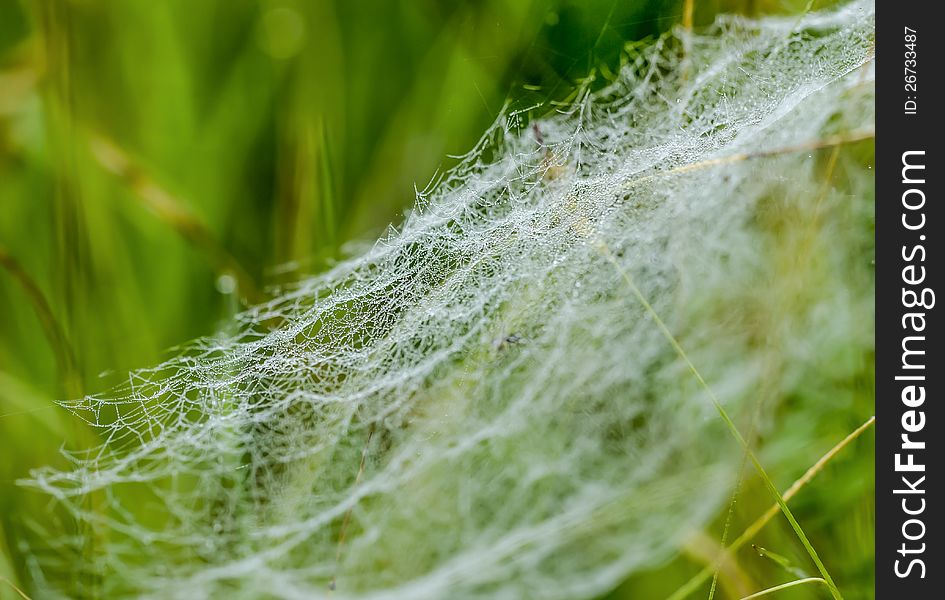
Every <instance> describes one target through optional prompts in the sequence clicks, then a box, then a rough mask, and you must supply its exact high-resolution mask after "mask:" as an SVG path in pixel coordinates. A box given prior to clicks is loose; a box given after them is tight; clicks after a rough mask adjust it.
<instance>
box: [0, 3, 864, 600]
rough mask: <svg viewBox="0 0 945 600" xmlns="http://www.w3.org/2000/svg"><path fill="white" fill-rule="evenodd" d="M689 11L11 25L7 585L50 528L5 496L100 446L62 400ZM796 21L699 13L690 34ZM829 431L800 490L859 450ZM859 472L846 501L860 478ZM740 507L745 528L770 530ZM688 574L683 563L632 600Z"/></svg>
mask: <svg viewBox="0 0 945 600" xmlns="http://www.w3.org/2000/svg"><path fill="white" fill-rule="evenodd" d="M682 4H683V3H682V1H681V0H647V1H644V0H635V1H615V0H466V1H455V2H451V1H446V0H440V1H434V0H402V1H385V0H376V1H375V0H370V1H369V0H365V1H357V2H346V1H342V0H315V1H308V2H305V1H302V0H252V1H250V0H227V1H222V0H199V1H193V0H162V1H159V2H154V1H150V2H146V1H143V0H68V1H67V0H35V1H33V2H27V1H25V0H24V1H22V2H18V1H17V0H0V265H2V266H0V455H2V456H3V461H2V462H0V576H3V577H6V578H8V579H10V580H11V581H14V582H18V583H19V584H20V585H22V586H23V587H25V588H27V589H29V588H31V587H32V577H33V576H34V574H35V573H33V572H32V571H31V566H30V565H29V564H28V561H27V556H28V552H26V547H25V546H22V545H21V544H20V541H22V540H23V539H28V538H29V535H30V531H31V527H30V522H31V521H36V520H43V519H46V518H47V512H48V510H49V509H48V500H47V499H45V498H42V497H39V496H38V495H37V494H35V493H32V492H27V491H24V490H22V489H20V488H18V487H17V486H16V485H15V481H16V479H18V478H20V477H23V476H25V475H26V474H27V473H28V471H29V469H30V468H32V467H35V466H38V465H41V464H49V463H55V462H57V461H60V460H62V459H61V457H60V456H59V449H60V447H63V446H65V447H71V446H80V447H81V446H83V445H85V444H84V442H83V440H86V441H87V440H89V439H91V438H92V437H93V436H94V435H95V434H94V432H91V431H88V430H86V429H85V428H83V427H81V426H80V425H77V424H76V423H75V422H74V421H73V420H72V419H70V418H69V417H68V415H67V414H66V413H65V412H64V411H62V410H61V409H58V408H57V407H56V406H55V405H53V403H52V402H53V399H54V398H61V397H65V396H75V395H78V394H82V393H87V392H90V391H98V390H101V389H104V388H106V387H107V386H108V383H109V382H110V381H114V380H115V379H116V378H121V377H122V376H123V375H122V373H124V372H126V371H127V370H128V369H130V368H134V367H140V366H147V365H149V364H154V363H155V362H156V361H159V360H160V358H161V356H162V353H163V352H164V351H165V349H166V348H168V347H170V346H172V345H174V344H178V343H181V342H184V341H186V340H188V339H191V338H193V337H196V336H200V335H207V334H212V333H213V332H215V331H217V330H219V329H220V328H221V327H222V326H224V324H225V322H226V321H227V319H228V318H229V317H230V316H232V315H233V314H234V313H235V312H236V311H238V310H239V309H240V307H241V306H242V305H244V304H245V303H247V302H252V301H254V300H257V299H259V298H262V297H264V296H265V293H266V292H265V291H264V290H265V289H267V288H268V287H270V286H278V285H279V284H282V283H288V282H291V281H293V280H295V279H298V278H299V277H301V276H303V275H304V274H306V273H312V272H317V271H320V270H323V269H324V268H326V267H327V266H329V265H330V264H331V263H332V261H334V260H337V259H338V258H340V257H343V256H344V255H345V253H346V252H347V251H349V248H348V247H347V246H346V244H348V243H349V242H352V241H364V240H368V241H369V240H371V239H374V238H376V237H377V236H378V235H379V234H380V233H382V232H383V230H384V228H385V227H386V226H387V225H388V224H390V223H396V222H397V221H398V220H399V219H400V218H401V217H400V215H401V214H402V211H404V210H406V209H408V208H409V207H410V205H411V204H412V202H413V199H414V186H415V185H416V186H417V187H420V188H422V187H423V186H425V185H426V183H427V182H428V181H429V180H431V179H432V178H433V177H435V174H436V173H437V172H438V171H442V170H443V169H446V168H449V166H450V165H451V164H452V160H451V159H450V158H449V156H448V155H450V154H462V153H464V152H465V151H467V150H468V149H469V148H470V147H472V145H473V144H474V143H475V142H476V140H477V139H478V137H479V136H480V135H481V133H482V132H483V131H484V130H485V128H486V127H487V126H488V125H489V124H490V123H492V122H493V121H494V119H495V118H496V117H497V115H498V114H499V111H500V110H501V108H502V106H503V105H504V104H505V103H506V102H509V103H511V104H512V105H513V106H515V107H517V108H524V107H532V106H535V105H540V106H538V107H537V108H534V109H533V110H534V112H535V113H539V114H540V113H541V112H543V111H546V110H549V109H550V108H551V105H550V103H551V102H552V101H554V100H559V99H565V98H567V97H568V95H569V94H571V93H572V92H573V91H574V89H575V86H576V85H577V83H578V82H579V80H581V78H584V77H587V76H588V75H589V74H592V73H597V74H598V75H597V76H598V81H599V82H600V81H605V80H606V76H607V73H609V72H611V71H613V70H615V69H616V68H617V67H618V66H619V62H620V56H621V51H622V48H623V47H624V44H625V43H626V42H627V41H629V40H638V39H642V38H644V37H647V36H652V35H658V34H659V33H660V32H662V31H666V30H667V29H669V28H671V27H673V26H675V25H677V24H678V23H679V22H680V19H681V15H682V10H683V9H682ZM805 4H806V2H804V1H802V0H783V1H778V0H774V1H763V0H728V1H725V0H717V1H711V2H697V3H696V24H697V25H698V24H699V23H707V22H710V21H711V20H712V18H713V17H714V15H715V14H716V13H717V12H720V11H725V12H731V11H737V12H743V13H747V14H752V13H756V12H786V13H791V12H797V11H799V10H801V9H803V7H804V5H805ZM863 368H864V369H866V371H868V370H869V368H868V367H865V366H864V367H863ZM858 372H859V373H860V374H862V373H863V372H864V371H862V370H861V371H858ZM864 385H865V384H864ZM870 393H871V390H869V391H867V392H864V393H863V394H861V395H860V396H857V399H856V400H850V402H856V403H858V404H860V405H862V404H864V403H866V404H869V403H870V402H871V397H870V396H869V394H870ZM864 394H865V395H864ZM846 408H847V409H848V408H849V406H848V405H846ZM834 416H835V417H836V418H835V419H834V420H832V421H828V422H827V423H828V425H824V429H825V431H824V439H825V442H824V447H822V448H817V449H800V450H802V452H801V457H800V458H799V459H798V460H799V462H798V464H797V465H796V468H795V470H797V469H800V470H803V468H804V467H806V466H807V465H809V464H810V463H812V462H813V461H814V460H816V458H817V457H818V456H819V454H820V453H822V452H823V451H824V450H825V449H826V448H829V446H830V445H832V444H833V443H834V442H835V441H837V440H838V439H840V438H841V437H842V436H843V435H844V434H845V433H846V432H848V431H849V430H851V429H852V428H853V427H854V426H855V425H857V423H856V422H854V421H853V420H851V419H850V418H849V412H844V413H842V414H839V415H834ZM799 426H803V425H802V424H799ZM859 443H860V444H861V445H866V444H868V443H867V442H859ZM871 452H872V450H871V448H869V447H864V448H862V449H861V451H859V452H857V453H856V456H858V457H859V458H858V459H856V462H855V463H854V464H853V465H851V472H853V473H857V475H856V476H854V475H851V474H850V473H846V472H837V473H835V476H836V478H838V479H840V481H839V483H837V484H836V485H838V486H841V485H845V484H844V483H843V481H842V478H844V477H845V478H847V479H849V478H851V477H859V476H860V475H862V473H865V472H866V471H867V470H868V471H869V473H872V467H871V462H870V460H871V458H870V457H871ZM805 461H806V462H805ZM838 469H839V467H838ZM793 474H794V475H796V474H797V473H793ZM830 476H831V474H830V473H827V474H825V475H823V476H822V477H825V478H826V477H830ZM789 482H790V479H788V478H787V477H784V478H782V481H779V483H783V484H785V485H787V483H789ZM850 486H851V487H849V489H856V490H859V489H862V487H863V482H861V481H857V482H852V483H850ZM823 494H826V495H827V496H829V492H823ZM755 495H756V496H757V497H758V499H757V500H756V501H749V502H746V503H744V504H743V505H740V506H739V510H740V511H744V513H745V518H746V519H750V518H753V515H757V514H758V513H759V512H760V511H762V510H763V509H764V508H765V507H766V506H767V497H766V496H765V495H764V494H762V493H758V494H755ZM755 495H752V494H747V496H748V497H749V498H752V497H754V496H755ZM829 500H830V499H829V497H819V496H817V495H816V494H814V495H812V496H808V497H807V499H806V500H804V502H807V503H808V504H809V505H802V507H801V510H800V512H801V513H802V514H803V515H805V516H806V517H807V518H808V519H811V515H814V517H813V519H814V521H815V522H814V523H812V525H813V527H811V529H814V530H817V529H818V525H820V523H817V520H818V517H817V516H816V515H821V517H819V519H820V520H821V521H826V525H830V522H829V519H830V517H831V513H829V512H824V511H822V510H821V509H822V506H821V504H825V505H829V504H830V502H829ZM818 502H820V503H821V504H818ZM805 506H806V507H807V510H804V507H805ZM862 510H863V511H866V512H864V513H862V514H856V515H853V516H852V517H850V521H848V522H845V524H844V523H841V524H839V525H835V526H834V530H833V531H836V528H837V527H840V528H841V529H842V537H840V538H837V539H836V540H835V541H836V544H835V545H836V546H838V547H840V546H843V547H846V550H845V552H847V554H850V555H851V556H850V557H849V561H850V562H851V563H852V564H854V567H855V568H858V569H864V568H866V567H864V566H863V565H865V564H867V562H868V561H870V560H871V557H872V554H871V553H870V554H869V555H868V556H865V558H864V555H863V553H865V552H866V547H867V546H869V547H870V548H871V546H872V537H871V535H872V534H871V532H872V529H871V527H872V526H871V525H870V524H869V523H871V516H870V514H868V511H869V505H863V508H862ZM749 515H752V517H749ZM48 518H65V517H63V516H62V515H59V516H58V517H57V516H51V517H48ZM854 521H855V524H854V523H853V522H854ZM713 531H714V530H713ZM772 535H773V536H774V537H773V539H772V540H769V541H768V542H766V543H771V544H772V546H773V547H776V548H779V549H780V548H782V547H783V545H784V544H787V543H788V542H787V541H786V540H789V539H790V534H789V532H788V531H787V529H786V528H785V529H784V531H781V530H776V531H775V533H774V534H772ZM778 536H780V537H778ZM857 536H859V537H860V538H863V539H854V538H857ZM851 540H852V541H851ZM859 544H862V548H863V549H862V551H859ZM857 552H859V554H857ZM870 552H871V551H870ZM851 553H852V554H851ZM830 560H831V557H830V556H829V555H828V561H830ZM698 568H699V565H698V564H697V563H691V562H686V561H685V560H680V561H677V562H676V563H674V564H673V565H670V566H668V567H666V570H665V571H664V572H658V573H654V574H651V575H650V576H649V577H648V578H643V579H642V580H640V581H636V582H629V583H628V585H631V586H632V587H631V588H627V590H626V591H627V596H626V597H639V596H638V595H637V594H634V593H632V590H636V591H637V592H638V591H639V590H640V589H648V590H650V591H651V593H653V594H663V593H669V592H671V591H672V590H673V589H675V587H676V586H677V585H678V583H679V582H681V581H684V580H685V578H686V576H687V575H691V574H692V573H694V572H695V571H697V570H698ZM866 571H867V572H865V573H864V574H863V581H868V580H869V579H871V577H872V575H871V572H869V569H866ZM840 583H841V585H842V584H843V583H845V582H843V581H841V582H840ZM864 585H865V584H864ZM641 586H642V587H641ZM0 587H3V584H2V583H0ZM861 587H863V586H862V585H861ZM654 590H659V592H656V591H654ZM815 593H816V592H814V591H810V590H806V591H803V592H798V593H797V594H796V596H795V597H811V596H809V595H805V594H815ZM615 594H616V595H618V596H620V597H622V594H623V592H622V591H620V590H618V591H617V592H615ZM865 595H868V594H866V593H864V595H863V596H861V597H865ZM8 596H9V597H13V596H11V592H10V590H9V589H6V588H4V589H2V590H0V597H3V598H5V597H8ZM854 596H856V595H855V594H854ZM785 597H791V596H790V595H789V594H786V595H785Z"/></svg>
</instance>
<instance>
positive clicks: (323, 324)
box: [26, 2, 873, 599]
mask: <svg viewBox="0 0 945 600" xmlns="http://www.w3.org/2000/svg"><path fill="white" fill-rule="evenodd" d="M872 30H873V7H872V3H871V2H855V3H852V4H849V5H847V6H845V7H842V8H840V9H838V10H835V11H830V12H822V13H814V14H809V15H806V16H804V17H791V18H768V19H764V20H761V21H746V20H742V19H735V18H723V19H720V20H719V21H718V22H717V23H716V24H715V25H714V26H713V27H712V28H711V29H710V30H709V31H707V32H704V33H702V34H699V35H690V34H688V33H686V32H682V31H677V32H676V33H675V34H673V35H668V36H665V37H663V38H661V39H659V40H656V41H655V42H653V43H651V44H649V45H646V46H640V47H637V48H635V49H632V50H630V60H629V61H628V62H627V64H626V65H625V66H624V67H623V68H622V70H621V71H620V72H619V75H618V77H617V79H616V81H614V82H613V83H612V84H610V85H608V87H606V88H605V89H603V90H602V91H600V92H596V93H592V94H585V95H584V96H582V97H581V98H580V99H579V100H578V101H577V102H576V104H574V105H573V106H571V107H570V108H569V109H568V110H564V111H558V112H557V113H554V114H552V115H551V116H549V117H547V118H544V119H541V120H538V121H537V122H535V123H534V124H532V125H533V126H528V127H524V126H523V124H522V123H521V122H520V119H519V118H518V116H517V115H515V114H507V115H504V116H503V118H502V119H501V120H500V121H499V123H497V124H496V126H495V127H494V128H492V129H491V130H490V131H489V132H488V133H487V134H486V136H485V137H484V138H483V140H482V142H481V143H480V144H479V146H478V147H477V148H476V149H475V150H474V151H473V152H471V153H470V154H469V155H468V156H467V157H465V158H464V159H463V161H462V163H461V164H460V165H459V166H458V167H456V168H455V169H453V170H452V171H450V172H448V173H447V174H446V175H445V176H444V177H443V178H442V180H441V181H439V182H438V183H437V184H436V185H435V186H432V188H431V189H430V190H428V191H426V192H423V193H421V194H420V195H419V198H418V202H417V206H416V209H415V210H414V211H413V212H412V213H411V214H409V216H408V217H407V218H406V220H405V222H404V223H403V225H402V226H401V227H400V229H399V230H398V231H392V232H391V233H390V234H389V235H388V236H387V237H385V238H384V239H383V240H381V241H379V242H378V243H377V244H376V245H375V246H374V247H373V248H371V249H370V250H368V251H367V252H365V253H364V254H363V256H360V257H359V258H355V259H353V260H350V261H348V262H345V263H344V264H341V265H340V266H338V267H336V268H335V269H333V270H332V271H331V272H329V273H326V274H324V275H322V276H319V277H316V278H314V279H311V280H308V281H305V282H303V283H301V284H299V285H298V286H296V287H295V288H293V289H291V290H287V291H286V290H283V291H282V292H280V295H278V297H277V298H276V299H274V300H273V301H271V302H269V303H267V304H264V305H262V306H259V307H257V308H254V309H252V310H250V311H248V312H246V313H245V314H243V315H241V316H240V317H239V319H238V321H239V322H238V328H237V330H238V331H239V333H238V334H236V335H230V336H220V337H218V338H213V339H205V340H200V341H198V342H195V343H193V344H192V345H190V346H188V347H186V348H185V349H184V350H182V351H181V353H180V354H179V356H177V357H176V358H173V359H171V360H170V361H168V362H167V363H165V364H163V365H161V366H159V367H157V368H155V369H150V370H143V371H139V372H135V373H133V374H132V375H131V376H130V378H129V381H128V383H127V385H125V386H124V387H121V388H119V389H117V390H113V391H112V392H111V393H110V394H107V395H101V396H91V397H87V398H84V399H82V400H79V401H76V402H70V403H66V406H67V407H68V408H69V409H71V410H72V411H74V412H75V414H76V415H78V416H79V417H81V418H83V419H85V420H86V421H88V422H89V423H90V424H92V425H93V426H95V427H96V428H98V430H99V431H100V432H101V435H102V439H103V443H102V445H101V446H100V447H97V448H92V449H91V450H89V451H87V452H84V453H82V454H78V455H75V454H72V455H69V458H70V460H71V468H69V469H66V470H56V469H45V470H39V471H37V472H35V473H34V474H33V478H32V479H31V480H30V481H29V482H26V484H27V485H31V486H35V487H36V488H39V489H41V490H43V491H45V492H47V493H48V494H51V495H52V496H54V497H55V498H56V499H58V500H59V501H60V502H61V505H63V506H65V507H66V508H68V509H69V510H70V511H71V513H72V514H73V515H74V517H75V518H76V520H77V521H78V522H79V523H80V527H79V528H78V532H77V534H76V535H75V536H74V537H70V538H68V539H65V540H62V541H61V542H60V541H57V540H52V541H51V542H50V544H51V548H50V549H46V551H40V550H37V551H36V552H37V554H36V556H37V564H38V565H39V566H38V567H37V577H42V578H44V579H46V580H48V581H53V579H52V578H51V576H50V577H47V576H49V575H50V574H52V573H55V572H59V573H62V572H66V573H70V574H71V576H70V577H69V578H70V580H71V581H72V582H73V584H74V585H78V586H87V587H88V589H90V590H92V589H94V590H98V591H99V592H100V593H104V595H105V596H107V597H114V596H121V595H143V596H156V597H181V598H193V597H207V596H213V595H222V594H224V593H225V594H227V595H229V596H233V595H236V596H240V595H245V596H246V597H255V596H259V595H273V596H278V597H285V598H311V597H318V596H321V595H328V594H332V595H333V597H336V598H412V599H422V598H446V597H449V598H462V597H480V598H523V597H538V598H562V599H564V598H568V599H572V598H587V597H592V596H594V595H597V594H600V593H603V592H605V591H606V590H608V589H609V588H611V587H612V586H614V585H616V584H617V583H619V582H620V581H621V580H623V579H624V578H626V577H627V576H628V575H630V574H632V573H634V572H636V571H638V570H640V569H642V568H645V567H648V566H653V565H655V564H658V563H659V562H660V561H662V560H665V559H666V558H667V557H668V556H670V555H671V554H672V552H673V551H674V549H675V548H677V547H678V546H679V543H680V541H681V539H682V538H683V536H685V535H686V534H687V533H688V532H691V531H693V529H694V528H698V527H700V526H702V525H703V524H704V523H705V522H706V521H707V520H708V519H709V518H711V517H712V516H713V515H716V514H718V512H719V510H720V509H721V507H722V506H724V502H725V499H726V498H727V497H728V494H729V493H730V491H731V489H732V485H733V482H734V480H735V477H736V475H737V470H738V465H739V464H740V463H739V461H740V452H741V451H740V449H739V447H738V446H737V444H735V443H734V442H733V440H732V439H731V438H730V437H729V436H728V433H727V432H726V430H725V428H724V425H723V424H722V423H721V421H720V420H719V419H718V415H717V414H716V413H715V412H714V410H713V408H712V407H711V404H710V402H709V401H708V398H707V397H706V395H705V393H704V392H703V391H702V390H701V389H700V388H699V386H698V384H697V382H696V381H695V380H694V379H693V377H692V376H691V375H690V374H689V373H688V371H687V368H686V366H685V364H684V363H683V362H682V361H681V360H679V357H678V356H677V355H676V354H675V352H674V351H673V349H672V347H671V346H670V345H669V344H668V343H667V340H666V339H665V338H664V337H663V335H662V334H661V333H660V331H659V329H658V328H657V327H656V326H655V324H654V322H653V319H652V318H650V317H649V316H648V315H647V313H646V311H645V310H644V308H643V307H642V306H641V305H640V303H639V302H638V301H637V300H636V299H635V297H634V296H633V294H632V293H631V291H630V289H629V288H628V286H627V284H626V281H625V280H624V279H623V277H622V275H621V273H620V270H621V269H622V270H624V271H625V272H626V273H627V274H628V275H630V276H632V277H633V280H634V282H635V283H636V285H637V286H638V287H639V288H640V290H641V291H642V293H643V295H644V296H645V297H646V298H647V299H648V300H649V301H650V303H651V304H652V306H653V307H654V309H655V311H656V312H657V313H658V314H659V315H660V316H661V318H662V319H663V320H664V321H665V322H666V323H667V325H668V327H669V328H670V330H672V331H673V332H674V333H675V334H676V335H677V336H678V338H679V341H680V343H681V345H682V346H683V347H684V348H685V350H686V351H687V353H688V354H689V356H690V358H691V359H692V361H693V362H694V363H695V364H696V365H697V367H698V368H699V369H700V371H701V372H702V374H703V375H704V376H705V378H706V380H707V381H708V382H709V385H710V386H712V388H713V390H714V391H715V393H716V394H717V395H718V397H719V398H720V399H721V400H722V402H723V403H724V404H725V406H726V408H727V409H728V410H729V411H730V412H731V413H732V414H733V415H734V416H735V418H736V421H737V422H738V423H739V424H741V425H746V424H748V423H749V422H750V421H751V414H752V412H753V411H754V410H756V409H757V407H759V406H761V409H760V413H761V419H760V422H759V423H760V425H759V426H760V427H761V428H762V430H763V431H766V432H768V433H770V434H771V435H773V436H775V437H776V434H777V429H776V427H775V425H774V424H773V423H772V422H771V419H770V418H769V417H770V415H772V414H773V412H774V411H775V410H776V409H777V407H778V402H779V401H780V400H782V399H783V398H785V397H789V396H791V395H792V394H793V395H795V396H798V395H799V396H803V394H802V393H801V392H798V390H801V389H803V386H805V385H811V383H810V382H811V381H815V382H816V381H819V380H818V377H821V378H822V377H823V376H822V371H823V364H824V363H825V362H829V361H832V360H834V359H835V358H836V357H837V356H847V355H849V354H850V353H851V352H853V353H855V352H857V351H863V352H867V351H868V350H869V348H870V347H871V344H872V332H871V330H870V329H869V327H868V324H869V323H871V322H872V320H871V309H872V301H871V290H872V273H871V267H870V260H871V248H872V247H871V236H872V233H871V231H872V230H871V227H872V202H871V193H872V192H871V177H870V175H871V172H870V171H868V170H867V166H866V165H865V164H861V163H858V162H857V161H856V160H855V159H854V158H851V157H849V156H848V153H847V152H846V151H845V152H844V153H843V154H842V155H841V159H840V162H841V163H842V165H841V166H843V167H844V169H845V171H844V172H845V173H846V174H845V180H844V184H843V186H842V187H840V186H832V185H830V184H829V183H825V182H824V160H823V152H820V153H818V152H817V151H814V150H803V151H799V150H798V149H797V148H799V147H806V145H808V144H814V145H815V146H816V143H817V142H818V141H819V140H821V141H822V140H825V139H836V138H837V137H838V136H839V137H841V138H842V137H843V136H853V137H855V136H856V135H859V134H863V132H869V131H871V130H872V126H873V125H872V120H873V112H872V111H873V109H872V101H873V74H872V66H871V61H872V43H873V34H872ZM683 38H685V39H683ZM736 155H750V156H753V157H754V158H747V159H745V160H735V159H731V158H730V157H733V156H736ZM713 159H724V160H720V161H717V162H715V163H705V162H704V161H711V160H713ZM686 165H694V166H693V167H691V168H688V167H686ZM602 248H605V249H606V253H607V256H604V255H603V254H602V251H601V250H602ZM611 259H613V260H614V261H616V262H617V263H618V264H619V265H620V266H619V269H615V265H614V264H613V263H612V262H611ZM842 368H843V367H839V366H838V367H836V369H842ZM799 402H800V401H799ZM801 404H802V406H801V407H800V408H798V409H797V410H802V409H803V410H809V411H814V410H819V409H816V408H811V407H810V406H807V407H806V408H804V406H806V405H803V402H801ZM746 429H747V427H746ZM768 459H769V460H773V461H775V462H777V460H779V459H778V458H777V457H776V456H775V457H772V456H768ZM362 461H363V462H362ZM57 544H60V545H59V546H57ZM69 552H75V553H81V554H82V557H81V558H76V557H75V556H72V557H71V558H68V557H69V556H70V555H69V554H68V553H69ZM54 556H56V557H58V561H57V560H54V559H53V558H52V557H54ZM330 587H333V588H335V589H334V591H330V590H329V588H330Z"/></svg>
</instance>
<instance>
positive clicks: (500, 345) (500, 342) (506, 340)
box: [492, 333, 525, 350]
mask: <svg viewBox="0 0 945 600" xmlns="http://www.w3.org/2000/svg"><path fill="white" fill-rule="evenodd" d="M523 341H525V338H523V337H522V336H520V335H519V334H517V333H510V334H509V335H506V336H500V337H497V338H496V339H495V340H494V341H493V342H492V347H493V348H495V349H496V350H504V349H505V348H507V347H509V346H511V345H512V344H520V343H522V342H523Z"/></svg>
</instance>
